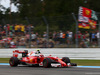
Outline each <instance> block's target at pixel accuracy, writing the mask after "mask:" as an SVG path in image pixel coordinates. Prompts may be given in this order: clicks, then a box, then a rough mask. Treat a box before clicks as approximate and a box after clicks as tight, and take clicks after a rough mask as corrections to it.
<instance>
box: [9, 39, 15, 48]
mask: <svg viewBox="0 0 100 75" xmlns="http://www.w3.org/2000/svg"><path fill="white" fill-rule="evenodd" d="M10 48H16V44H15V42H14V40H12V41H11V42H10Z"/></svg>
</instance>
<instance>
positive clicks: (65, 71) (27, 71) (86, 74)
mask: <svg viewBox="0 0 100 75" xmlns="http://www.w3.org/2000/svg"><path fill="white" fill-rule="evenodd" d="M0 75H100V68H77V67H71V68H43V67H29V66H18V67H10V66H9V65H6V66H3V65H0Z"/></svg>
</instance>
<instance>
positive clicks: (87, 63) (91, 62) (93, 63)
mask: <svg viewBox="0 0 100 75" xmlns="http://www.w3.org/2000/svg"><path fill="white" fill-rule="evenodd" d="M71 62H72V63H77V64H78V65H84V66H100V60H71ZM0 63H9V58H0Z"/></svg>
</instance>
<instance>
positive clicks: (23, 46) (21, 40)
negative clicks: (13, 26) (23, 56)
mask: <svg viewBox="0 0 100 75" xmlns="http://www.w3.org/2000/svg"><path fill="white" fill-rule="evenodd" d="M18 48H26V42H25V40H24V39H20V41H19V46H18Z"/></svg>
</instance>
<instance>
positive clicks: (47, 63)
mask: <svg viewBox="0 0 100 75" xmlns="http://www.w3.org/2000/svg"><path fill="white" fill-rule="evenodd" d="M43 67H44V68H49V67H51V59H50V58H45V59H44V60H43Z"/></svg>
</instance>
